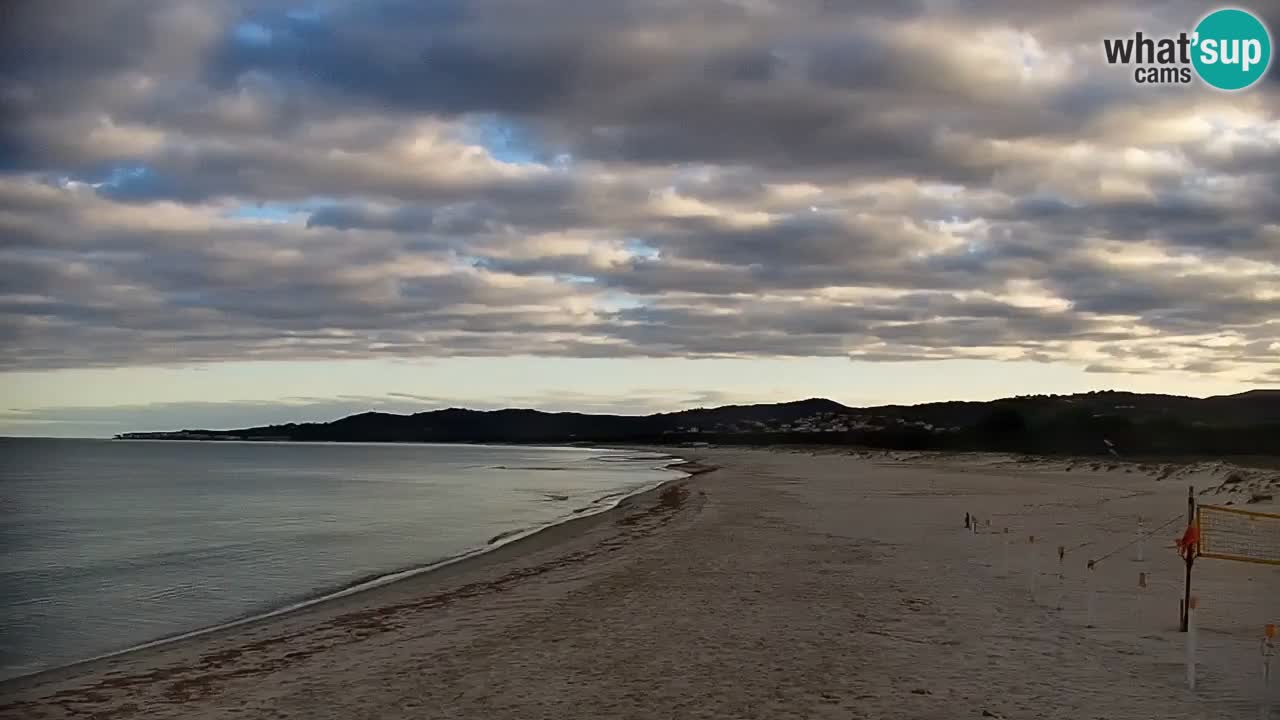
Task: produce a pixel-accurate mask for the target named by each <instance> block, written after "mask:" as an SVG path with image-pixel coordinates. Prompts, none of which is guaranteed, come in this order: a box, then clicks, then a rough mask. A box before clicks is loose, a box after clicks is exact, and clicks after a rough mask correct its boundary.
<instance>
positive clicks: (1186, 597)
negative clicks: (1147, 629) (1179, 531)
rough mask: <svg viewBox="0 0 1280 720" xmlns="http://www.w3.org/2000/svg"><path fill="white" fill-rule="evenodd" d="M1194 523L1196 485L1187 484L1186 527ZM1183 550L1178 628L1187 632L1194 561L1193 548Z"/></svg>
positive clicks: (1192, 525) (1190, 526)
mask: <svg viewBox="0 0 1280 720" xmlns="http://www.w3.org/2000/svg"><path fill="white" fill-rule="evenodd" d="M1195 523H1196V486H1195V485H1188V486H1187V528H1188V529H1190V528H1192V527H1194V526H1195ZM1184 552H1185V553H1186V557H1184V558H1183V560H1184V561H1185V562H1186V564H1187V576H1186V580H1185V581H1184V582H1183V586H1182V619H1181V622H1180V623H1179V630H1180V631H1181V632H1187V626H1188V623H1189V622H1190V619H1191V565H1192V564H1193V563H1195V561H1196V553H1195V548H1194V547H1190V546H1188V547H1187V548H1185V550H1184Z"/></svg>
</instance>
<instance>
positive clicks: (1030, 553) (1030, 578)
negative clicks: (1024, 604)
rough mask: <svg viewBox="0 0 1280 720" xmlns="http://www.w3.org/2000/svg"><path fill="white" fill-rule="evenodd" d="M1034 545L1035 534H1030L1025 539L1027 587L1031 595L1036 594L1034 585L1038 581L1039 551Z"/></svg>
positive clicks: (1033, 596)
mask: <svg viewBox="0 0 1280 720" xmlns="http://www.w3.org/2000/svg"><path fill="white" fill-rule="evenodd" d="M1038 550H1039V548H1037V547H1036V536H1035V535H1032V536H1030V537H1029V538H1028V540H1027V570H1028V573H1027V589H1028V590H1030V591H1031V597H1032V598H1033V599H1034V598H1035V596H1036V585H1037V583H1039V582H1040V553H1039V552H1038Z"/></svg>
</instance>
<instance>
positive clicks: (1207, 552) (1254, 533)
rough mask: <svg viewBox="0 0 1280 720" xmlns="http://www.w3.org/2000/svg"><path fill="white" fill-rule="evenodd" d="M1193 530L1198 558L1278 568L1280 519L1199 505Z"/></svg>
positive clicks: (1257, 513) (1246, 511)
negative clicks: (1194, 529)
mask: <svg viewBox="0 0 1280 720" xmlns="http://www.w3.org/2000/svg"><path fill="white" fill-rule="evenodd" d="M1196 527H1197V530H1198V535H1199V538H1198V539H1199V552H1198V553H1196V554H1197V555H1199V556H1200V557H1207V558H1218V559H1220V560H1236V561H1238V562H1251V563H1262V564H1265V565H1280V515H1273V514H1271V513H1261V512H1253V511H1250V510H1239V509H1237V508H1229V507H1221V506H1218V505H1200V506H1199V507H1197V508H1196Z"/></svg>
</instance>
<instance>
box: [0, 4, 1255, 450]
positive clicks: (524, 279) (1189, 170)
mask: <svg viewBox="0 0 1280 720" xmlns="http://www.w3.org/2000/svg"><path fill="white" fill-rule="evenodd" d="M1242 6H1243V7H1246V8H1248V9H1251V10H1253V11H1254V12H1255V14H1257V15H1258V16H1259V17H1261V18H1263V19H1264V20H1265V21H1267V22H1268V23H1269V24H1270V26H1271V27H1273V28H1276V27H1280V2H1276V1H1274V0H1273V1H1271V2H1259V3H1249V4H1245V5H1242ZM1215 7H1217V6H1216V5H1212V4H1205V3H1194V2H1179V1H1177V0H1174V1H1168V2H1165V1H1162V2H1145V1H1139V2H1129V3H1119V2H1110V1H1108V2H1103V1H1101V0H1078V1H1077V2H1071V3H1063V2H1057V1H1053V2H1050V1H1048V0H903V1H897V0H893V1H891V0H870V1H859V2H854V1H853V0H847V1H846V0H787V1H786V2H784V1H783V0H678V1H677V0H598V1H597V2H591V3H584V2H581V1H580V0H362V1H359V2H357V1H354V0H350V1H347V0H315V1H311V2H307V1H294V2H279V1H276V0H256V1H254V0H223V1H214V0H152V1H148V0H98V1H96V2H93V3H85V2H81V1H79V0H41V1H40V2H36V1H35V0H19V1H18V2H16V3H8V4H6V6H5V11H4V13H5V18H4V22H3V27H4V29H3V30H0V68H3V72H0V103H2V105H0V107H2V108H3V111H2V112H0V118H2V120H0V434H9V435H60V436H94V437H99V436H108V435H110V434H112V433H116V432H123V431H126V430H163V429H172V428H227V427H241V426H247V425H258V424H265V423H270V422H284V421H291V420H298V421H302V420H329V419H333V418H336V417H340V416H342V415H345V414H349V413H352V412H362V411H366V410H372V409H378V410H385V411H389V412H414V411H420V410H427V409H433V408H439V407H449V406H467V407H476V408H494V407H504V406H523V407H540V408H544V409H553V410H582V411H592V412H623V413H646V412H653V411H658V410H673V409H679V408H684V407H693V406H708V405H716V404H725V403H733V402H757V401H779V400H791V399H799V398H804V397H813V396H821V397H829V398H832V399H834V400H838V401H840V402H844V403H846V404H850V405H875V404H886V403H914V402H926V401H931V400H950V399H992V398H996V397H1002V396H1010V395H1018V394H1029V393H1069V392H1080V391H1088V390H1098V389H1123V390H1135V391H1143V392H1165V393H1174V394H1186V395H1198V396H1206V395H1215V394H1226V393H1233V392H1241V391H1244V390H1248V389H1252V388H1258V387H1276V386H1280V114H1278V113H1280V71H1275V70H1274V69H1273V70H1272V71H1270V72H1268V74H1267V75H1265V76H1264V77H1263V78H1262V80H1261V81H1259V83H1258V84H1257V85H1255V86H1253V87H1251V88H1248V89H1246V90H1242V91H1238V92H1233V93H1228V92H1221V91H1217V90H1214V89H1213V88H1211V87H1208V86H1207V85H1205V84H1203V83H1201V82H1199V81H1198V80H1197V81H1195V82H1192V83H1190V84H1169V85H1140V84H1137V83H1135V82H1134V79H1133V72H1132V68H1126V67H1123V66H1114V65H1108V64H1107V63H1106V61H1105V56H1104V52H1103V45H1102V41H1103V39H1104V38H1115V37H1123V36H1129V35H1132V34H1133V33H1134V32H1135V31H1137V30H1142V31H1144V32H1145V33H1147V34H1148V35H1157V36H1161V35H1175V34H1176V33H1178V32H1180V31H1185V30H1190V29H1191V28H1192V27H1194V25H1195V23H1196V21H1197V20H1198V19H1199V18H1200V17H1202V16H1203V15H1204V14H1205V13H1206V12H1208V11H1209V10H1211V9H1213V8H1215Z"/></svg>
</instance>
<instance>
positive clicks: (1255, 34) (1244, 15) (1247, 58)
mask: <svg viewBox="0 0 1280 720" xmlns="http://www.w3.org/2000/svg"><path fill="white" fill-rule="evenodd" d="M1192 42H1193V43H1194V45H1195V49H1194V50H1193V51H1192V58H1191V64H1193V65H1195V68H1196V72H1197V73H1199V74H1200V79H1201V80H1204V81H1205V82H1207V83H1209V84H1210V85H1212V86H1213V87H1216V88H1218V89H1219V90H1243V89H1244V88H1247V87H1249V86H1250V85H1252V84H1254V83H1256V82H1258V80H1260V79H1261V78H1262V76H1263V75H1265V74H1266V72H1267V67H1268V66H1270V65H1271V33H1270V32H1268V31H1267V26H1266V25H1263V24H1262V21H1261V20H1259V19H1258V18H1256V17H1254V16H1253V15H1252V14H1251V13H1249V12H1247V11H1245V10H1238V9H1236V8H1224V9H1222V10H1215V11H1213V12H1211V13H1209V14H1208V15H1205V16H1204V19H1203V20H1201V21H1200V24H1199V25H1196V29H1195V35H1194V36H1193V40H1192Z"/></svg>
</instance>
